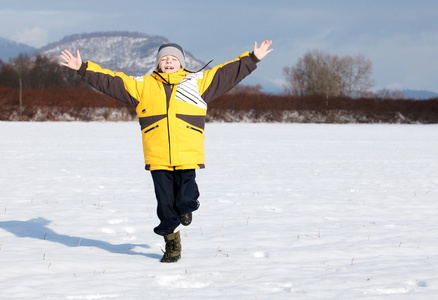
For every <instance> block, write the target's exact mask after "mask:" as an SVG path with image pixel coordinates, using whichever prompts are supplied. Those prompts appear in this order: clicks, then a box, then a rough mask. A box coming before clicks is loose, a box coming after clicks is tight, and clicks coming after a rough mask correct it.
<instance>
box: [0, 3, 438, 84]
mask: <svg viewBox="0 0 438 300" xmlns="http://www.w3.org/2000/svg"><path fill="white" fill-rule="evenodd" d="M0 7H1V10H0V37H3V38H6V39H10V40H14V41H17V42H21V43H25V44H28V45H31V46H34V47H41V46H44V45H46V44H48V43H50V42H54V41H58V40H60V39H62V38H63V37H64V36H67V35H71V34H75V33H84V32H96V31H116V30H118V31H137V32H142V33H146V34H149V35H160V36H163V37H165V38H167V39H169V40H170V41H171V42H176V43H179V44H180V45H181V46H183V48H184V49H185V50H186V51H188V52H190V53H192V54H193V55H194V56H195V57H196V58H198V59H200V60H202V61H205V62H208V61H209V60H211V59H214V62H213V64H219V63H223V62H226V61H228V60H231V59H234V58H235V57H237V56H238V55H239V54H241V53H242V52H244V51H247V50H252V47H253V43H254V41H258V42H259V43H260V42H261V41H262V40H265V39H272V40H273V48H274V52H272V53H271V54H269V55H268V56H267V57H266V58H265V59H264V60H263V61H262V62H261V63H260V64H259V67H258V70H256V71H255V73H253V74H252V75H251V76H250V77H248V78H247V79H245V80H244V82H243V83H244V84H257V83H260V84H261V85H262V86H263V87H264V88H265V90H267V91H282V89H283V84H284V75H283V73H282V70H283V68H284V67H286V66H294V65H295V64H296V63H297V60H298V59H299V58H300V57H302V56H303V55H304V54H305V53H306V52H307V51H309V50H313V49H318V50H322V51H325V52H327V53H330V54H333V55H334V54H337V55H339V56H343V55H357V54H363V55H365V57H367V58H369V59H370V60H371V61H372V63H373V74H372V78H373V79H374V82H375V85H374V87H373V89H374V90H377V89H382V88H391V89H417V90H429V91H433V92H438V59H437V58H436V56H437V55H438V1H436V0H415V1H408V0H362V1H356V0H338V1H337V0H332V1H327V0H326V1H323V0H306V1H304V0H302V1H293V0H290V1H287V0H279V1H275V0H271V1H266V0H263V1H260V0H252V1H247V0H221V1H206V0H205V1H203V0H184V1H176V0H167V1H148V0H126V1H120V0H118V1H115V0H87V1H84V0H75V1H59V0H58V1H52V0H45V1H34V0H23V1H21V0H2V2H1V4H0ZM73 50H74V49H73Z"/></svg>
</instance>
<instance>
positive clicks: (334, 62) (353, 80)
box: [283, 50, 372, 96]
mask: <svg viewBox="0 0 438 300" xmlns="http://www.w3.org/2000/svg"><path fill="white" fill-rule="evenodd" d="M283 74H284V75H285V76H286V82H287V84H286V86H285V93H287V94H294V95H299V96H304V95H307V96H311V95H327V96H341V95H345V96H353V95H355V94H360V93H362V92H365V91H367V90H368V89H369V88H370V87H371V86H372V81H371V80H370V75H371V61H370V60H368V59H366V58H365V57H364V56H363V55H358V56H356V57H352V56H345V57H341V58H340V57H338V56H337V55H330V54H327V53H324V52H322V51H319V50H312V51H309V52H307V53H306V54H305V55H304V56H303V57H302V58H300V59H298V62H297V64H296V66H295V67H292V68H290V67H285V68H283Z"/></svg>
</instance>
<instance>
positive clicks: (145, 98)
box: [61, 41, 273, 263]
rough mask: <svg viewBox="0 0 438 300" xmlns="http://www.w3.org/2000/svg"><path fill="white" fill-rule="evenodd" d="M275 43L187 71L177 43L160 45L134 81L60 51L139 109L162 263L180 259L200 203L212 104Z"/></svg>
mask: <svg viewBox="0 0 438 300" xmlns="http://www.w3.org/2000/svg"><path fill="white" fill-rule="evenodd" d="M271 44H272V41H263V42H262V43H261V45H260V47H257V43H256V42H255V43H254V48H253V51H252V52H251V53H250V52H245V53H243V54H242V55H240V56H239V57H238V58H237V59H235V60H233V61H230V62H227V63H224V64H222V65H218V66H216V67H213V68H212V69H210V70H207V71H204V72H196V73H193V72H189V71H187V70H186V69H185V53H184V50H183V49H182V47H181V46H179V45H178V44H174V43H169V44H163V45H161V46H160V48H159V49H158V53H157V60H156V66H157V69H156V70H155V71H154V72H153V74H152V75H144V76H143V77H142V78H141V79H134V78H133V77H130V76H127V75H125V74H123V73H121V72H118V73H113V72H112V71H110V70H106V69H102V68H101V67H100V66H99V65H97V64H95V63H93V62H90V61H88V62H86V63H84V62H82V59H81V56H80V53H79V50H77V56H76V57H75V56H73V55H72V54H71V53H70V52H69V51H68V50H64V51H62V52H61V58H62V59H63V60H64V61H63V62H61V65H63V66H66V67H69V68H71V69H74V70H77V71H78V74H79V75H80V76H81V77H82V79H83V80H85V81H86V82H88V83H89V84H90V85H92V86H93V87H94V88H96V89H97V90H99V91H101V92H103V93H105V94H107V95H109V96H111V97H113V98H114V99H116V100H119V101H122V102H124V103H126V104H128V105H132V106H134V107H135V108H136V111H137V115H138V117H139V122H140V127H141V131H142V141H143V153H144V161H145V166H146V170H149V171H151V174H152V179H153V182H154V189H155V196H156V199H157V215H158V218H159V220H160V223H159V225H158V226H157V227H155V228H154V232H155V233H156V234H158V235H161V236H163V237H164V240H165V242H166V251H165V253H164V255H163V257H162V259H161V262H165V263H170V262H177V261H178V260H179V259H180V258H181V236H180V231H179V226H180V225H183V226H188V225H190V223H191V222H192V212H194V211H195V210H197V209H198V207H199V201H198V198H199V190H198V186H197V184H196V180H195V178H196V173H195V170H196V169H202V168H204V167H205V165H204V127H205V117H206V114H207V104H208V103H209V102H211V101H213V100H214V99H216V98H217V97H219V96H221V95H223V94H224V93H226V92H227V91H229V90H230V89H231V88H233V87H234V86H236V85H237V84H238V83H239V82H240V81H241V80H242V79H243V78H245V77H246V76H248V75H249V74H250V73H251V72H252V71H254V70H255V69H256V68H257V63H258V62H259V61H260V60H261V59H263V58H264V57H265V56H266V55H267V54H268V53H270V52H271V51H272V50H273V49H269V47H270V45H271Z"/></svg>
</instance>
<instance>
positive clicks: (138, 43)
mask: <svg viewBox="0 0 438 300" xmlns="http://www.w3.org/2000/svg"><path fill="white" fill-rule="evenodd" d="M168 42H169V41H168V40H167V39H166V38H164V37H161V36H150V35H147V34H143V33H139V32H120V31H114V32H94V33H82V34H75V35H70V36H67V37H64V38H63V39H62V40H60V41H59V42H55V43H51V44H49V45H47V46H45V47H42V48H40V49H38V50H37V52H38V53H39V54H42V55H47V56H59V54H60V53H61V51H62V50H64V49H67V50H69V51H70V52H72V53H76V49H79V51H80V53H81V57H82V60H83V61H87V60H90V61H93V62H95V63H97V64H99V65H100V66H101V67H102V68H105V69H110V70H112V71H114V72H124V73H125V74H127V75H131V76H142V75H144V74H151V73H152V72H153V71H154V70H155V69H156V65H155V62H156V54H157V50H158V47H159V46H160V45H161V44H163V43H168ZM203 65H204V64H203V62H201V61H199V60H197V59H195V58H194V57H193V56H192V55H191V54H190V53H189V52H186V66H187V69H189V70H195V69H199V68H201V67H202V66H203Z"/></svg>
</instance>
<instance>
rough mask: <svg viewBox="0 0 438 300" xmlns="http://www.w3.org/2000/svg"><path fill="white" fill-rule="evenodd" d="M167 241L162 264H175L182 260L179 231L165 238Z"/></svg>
mask: <svg viewBox="0 0 438 300" xmlns="http://www.w3.org/2000/svg"><path fill="white" fill-rule="evenodd" d="M164 241H166V252H164V255H163V258H161V262H162V263H174V262H177V261H178V260H179V259H180V258H181V237H180V235H179V231H177V232H175V233H171V234H169V235H166V236H165V237H164Z"/></svg>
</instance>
